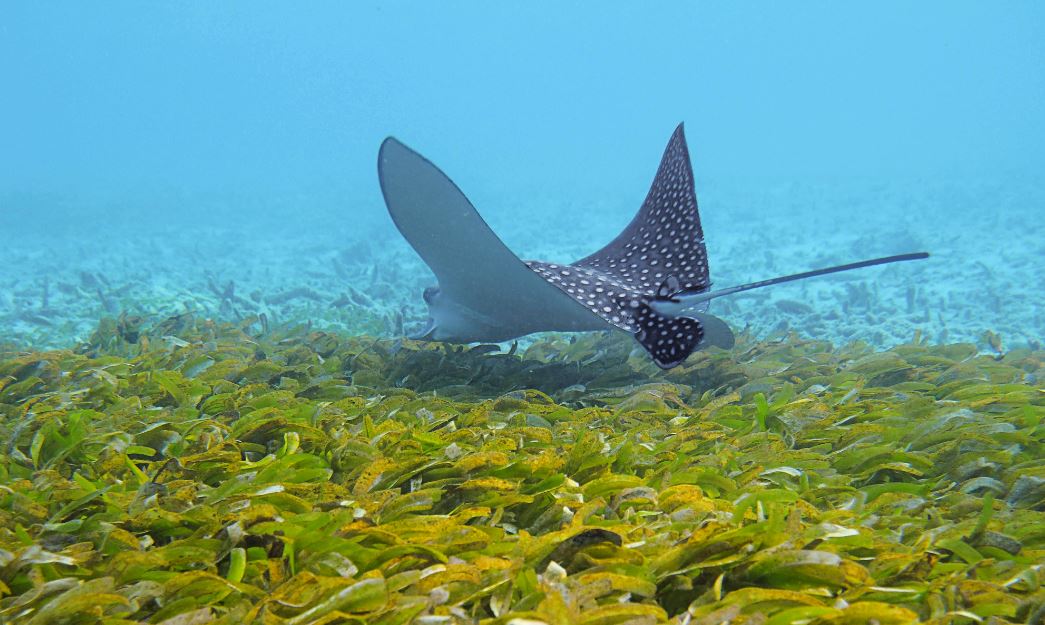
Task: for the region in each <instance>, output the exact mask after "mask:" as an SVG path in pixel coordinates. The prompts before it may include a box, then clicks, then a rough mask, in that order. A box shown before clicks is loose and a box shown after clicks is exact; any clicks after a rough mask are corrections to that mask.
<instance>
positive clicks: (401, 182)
mask: <svg viewBox="0 0 1045 625" xmlns="http://www.w3.org/2000/svg"><path fill="white" fill-rule="evenodd" d="M378 176H379V178H380V181H381V192H382V193H383V194H384V197H385V203H386V204H387V205H388V212H389V214H390V215H391V216H392V220H393V221H394V222H395V225H396V227H397V228H398V229H399V231H400V232H401V233H402V234H403V236H404V237H405V238H406V240H407V241H408V242H409V243H410V245H411V246H413V248H414V249H415V250H416V251H417V253H418V254H419V255H420V256H421V258H422V259H423V260H424V261H425V263H426V264H427V265H428V266H429V267H430V268H431V269H432V272H433V273H435V275H436V278H438V280H439V288H440V291H441V296H446V297H448V298H450V299H451V300H452V301H453V303H454V305H455V306H457V307H464V308H466V309H468V312H469V313H477V315H475V316H474V318H476V319H483V320H486V321H488V322H489V323H490V324H492V325H494V326H497V325H502V326H505V327H506V328H507V329H512V328H518V330H519V331H520V334H519V335H521V334H525V333H527V332H533V331H535V330H534V329H532V326H533V325H534V324H535V323H536V324H537V325H540V322H541V320H546V319H550V320H553V321H554V320H561V321H562V323H561V324H559V325H566V326H567V327H554V325H555V324H554V323H553V324H552V325H553V327H545V328H538V329H547V330H566V329H571V326H572V325H574V324H573V321H574V320H577V321H578V323H577V324H576V325H577V326H578V329H590V326H592V325H597V323H596V321H591V320H590V319H591V317H592V313H590V312H589V311H588V310H586V309H585V308H584V307H583V306H581V305H580V304H578V303H576V302H575V301H574V300H573V298H570V297H568V296H567V295H566V294H565V293H563V292H562V291H560V290H559V289H557V288H555V287H554V286H552V285H551V284H549V283H548V282H547V281H545V280H544V279H543V278H541V277H540V276H538V275H537V274H535V273H534V272H533V271H531V270H530V269H528V268H527V267H526V265H525V264H523V262H522V261H521V260H519V258H518V257H517V256H516V255H515V254H514V253H513V252H512V251H511V250H510V249H508V247H507V246H506V245H505V244H504V243H503V242H502V241H501V239H499V238H498V237H497V235H496V234H494V232H493V230H491V229H490V226H488V225H487V224H486V222H485V221H484V220H483V218H482V217H481V216H480V215H479V213H478V212H477V211H476V210H475V207H473V206H472V203H471V202H469V201H468V198H467V197H465V195H464V193H462V192H461V190H460V189H459V188H458V187H457V185H456V184H454V182H453V181H452V180H450V178H449V177H447V176H446V174H444V173H443V172H442V171H441V170H440V169H439V168H438V167H436V166H435V165H433V164H432V163H431V162H430V161H429V160H428V159H426V158H424V157H423V156H421V155H420V154H418V153H417V152H414V151H413V150H411V149H410V148H408V147H407V146H405V145H404V144H403V143H401V142H400V141H398V140H396V139H394V138H392V137H389V138H388V139H385V141H384V143H382V144H381V150H380V152H379V154H378ZM584 321H587V326H588V327H585V325H584V323H580V322H584ZM446 338H447V339H453V338H461V339H466V340H468V339H470V340H474V338H472V337H467V336H459V337H456V336H448V337H446Z"/></svg>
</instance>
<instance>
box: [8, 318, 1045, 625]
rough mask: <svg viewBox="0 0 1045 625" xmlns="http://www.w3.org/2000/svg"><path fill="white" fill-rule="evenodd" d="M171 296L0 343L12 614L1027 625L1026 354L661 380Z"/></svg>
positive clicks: (52, 620) (779, 362) (742, 341)
mask: <svg viewBox="0 0 1045 625" xmlns="http://www.w3.org/2000/svg"><path fill="white" fill-rule="evenodd" d="M634 348H635V345H634V343H633V341H631V340H630V338H629V337H626V336H624V335H608V334H594V335H585V336H582V337H569V336H556V335H551V336H548V337H545V338H541V339H539V340H537V341H536V342H534V343H533V344H532V345H530V346H528V347H526V348H525V349H522V348H519V349H513V350H511V351H501V350H499V349H497V348H496V347H495V346H479V347H472V348H464V347H460V346H457V347H454V346H447V345H440V344H431V343H415V342H411V341H403V340H389V339H372V338H365V337H347V336H341V335H337V334H331V333H322V332H315V331H312V330H310V329H309V328H306V327H297V328H282V327H281V328H269V329H266V331H262V329H261V327H260V326H259V324H257V323H254V322H253V320H251V321H247V322H245V323H242V324H238V325H232V324H218V323H214V322H209V321H204V320H201V319H195V318H193V317H191V316H181V317H176V318H171V319H168V320H166V321H162V322H157V323H155V324H153V325H148V324H142V325H141V326H139V325H137V324H136V323H130V322H129V321H128V320H127V319H123V320H120V321H115V320H110V321H105V322H103V323H102V324H101V325H100V326H99V327H98V330H97V331H96V332H95V334H94V335H93V337H91V339H90V340H89V341H87V342H85V343H83V344H82V345H81V346H80V347H78V348H77V349H75V350H63V351H47V352H25V351H18V350H16V349H13V348H12V349H9V350H7V351H5V352H3V354H2V356H0V440H2V442H3V446H2V450H0V621H2V622H4V623H24V624H31V625H45V624H53V625H57V624H86V623H106V624H109V625H117V624H129V623H163V624H166V625H198V624H204V623H264V624H272V625H277V624H287V625H306V624H320V623H331V624H333V623H346V624H347V623H375V624H382V625H393V624H404V625H405V624H408V623H416V624H422V623H423V624H435V623H446V624H464V623H482V624H490V625H493V624H498V625H500V624H514V625H534V624H538V623H547V624H552V625H558V624H567V623H581V624H584V625H624V624H628V625H640V624H642V625H653V624H655V623H677V624H679V625H681V624H700V625H718V624H720V623H731V624H737V625H789V624H811V625H842V624H852V625H863V624H875V625H893V624H900V623H914V622H925V623H938V624H943V623H954V624H962V623H969V624H972V623H991V624H999V625H1001V624H1004V623H1034V624H1040V623H1043V622H1045V587H1043V584H1042V583H1043V581H1045V570H1043V564H1045V423H1043V416H1045V391H1043V389H1042V382H1041V380H1042V379H1043V377H1045V353H1043V352H1041V351H1030V350H1012V351H1008V352H1001V353H996V354H990V355H983V354H980V353H978V351H977V349H976V347H975V346H973V345H966V344H952V345H929V344H927V343H925V342H922V341H920V340H918V339H917V338H916V339H914V340H913V341H912V342H911V343H909V344H905V345H900V346H896V347H893V348H891V349H889V350H887V351H878V350H874V349H872V348H870V347H869V346H866V345H863V344H859V343H855V344H851V345H849V346H846V347H835V346H832V345H831V344H830V343H827V342H819V341H810V340H804V339H800V338H798V337H796V336H787V337H777V338H776V339H774V340H768V341H766V340H763V341H757V340H755V339H754V338H752V337H750V336H741V337H740V338H739V341H738V345H737V347H736V348H735V349H733V350H731V351H729V352H725V351H720V350H712V351H709V352H704V353H699V354H697V355H694V356H693V357H691V358H690V359H689V361H687V363H686V364H685V365H684V366H681V367H678V368H676V369H673V370H670V371H666V372H664V371H660V370H659V369H657V368H656V367H655V366H653V365H652V364H651V363H649V362H648V360H646V359H645V358H644V357H643V355H642V354H641V353H639V352H636V351H635V349H634Z"/></svg>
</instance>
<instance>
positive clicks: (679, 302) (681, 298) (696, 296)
mask: <svg viewBox="0 0 1045 625" xmlns="http://www.w3.org/2000/svg"><path fill="white" fill-rule="evenodd" d="M924 258H929V253H928V252H912V253H910V254H897V255H895V256H884V257H882V258H873V259H871V260H861V261H858V262H855V263H846V264H845V265H835V266H834V267H827V268H824V269H813V270H812V271H803V272H802V273H793V274H791V275H787V276H780V277H777V278H770V279H768V280H759V281H758V282H749V283H747V284H741V285H738V286H731V287H728V288H725V289H719V290H717V291H707V292H704V293H679V294H677V295H676V296H675V297H674V298H672V300H671V301H668V300H660V301H655V302H653V303H652V305H653V308H654V309H656V310H657V312H659V313H661V314H664V315H672V316H677V315H680V314H682V313H684V312H685V311H686V310H687V309H690V308H693V307H695V306H698V305H700V304H702V303H704V302H707V301H709V300H713V299H715V298H717V297H723V296H726V295H733V294H734V293H741V292H743V291H750V290H752V289H760V288H762V287H765V286H771V285H774V284H781V283H784V282H794V281H795V280H805V279H806V278H813V277H816V276H823V275H827V274H829V273H838V272H840V271H849V270H852V269H862V268H864V267H873V266H875V265H885V264H888V263H896V262H901V261H907V260H921V259H924Z"/></svg>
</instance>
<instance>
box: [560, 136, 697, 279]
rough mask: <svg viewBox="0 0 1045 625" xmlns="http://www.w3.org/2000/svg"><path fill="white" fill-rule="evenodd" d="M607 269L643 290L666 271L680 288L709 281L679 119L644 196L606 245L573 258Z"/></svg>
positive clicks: (586, 265) (695, 201)
mask: <svg viewBox="0 0 1045 625" xmlns="http://www.w3.org/2000/svg"><path fill="white" fill-rule="evenodd" d="M573 264H574V265H578V266H581V267H591V268H593V269H598V270H600V271H603V272H605V273H608V274H610V275H613V276H615V277H617V278H619V279H621V280H622V281H624V282H625V283H626V284H627V285H628V286H630V287H633V288H637V289H638V290H640V291H641V292H642V293H643V294H645V295H648V296H651V297H652V296H654V295H656V291H657V288H658V287H659V286H660V285H661V284H662V283H663V281H664V280H665V279H667V278H668V277H669V276H674V277H675V278H677V279H678V282H679V287H680V288H681V290H683V291H688V292H700V291H705V290H707V289H708V287H710V286H711V277H710V273H709V270H708V253H707V249H706V248H705V246H704V231H703V229H702V228H701V226H700V213H699V212H698V210H697V194H696V191H695V190H694V186H693V169H692V166H691V165H690V161H689V148H688V147H687V146H686V135H685V131H684V129H683V125H682V124H679V125H678V127H677V128H675V132H674V133H672V135H671V139H670V140H669V141H668V145H667V147H666V148H665V149H664V155H663V156H662V157H661V160H660V166H659V167H658V168H657V175H656V176H655V177H654V179H653V184H652V185H651V186H650V190H649V193H648V194H647V195H646V200H645V201H644V202H643V203H642V207H641V208H640V209H639V212H638V214H636V215H635V217H634V219H632V220H631V223H630V224H628V227H626V228H625V229H624V231H623V232H621V233H620V234H619V235H617V238H615V239H613V241H611V242H610V243H609V245H607V246H606V247H604V248H602V249H601V250H599V251H597V252H595V253H594V254H591V255H590V256H586V257H584V258H582V259H580V260H578V261H577V262H575V263H573Z"/></svg>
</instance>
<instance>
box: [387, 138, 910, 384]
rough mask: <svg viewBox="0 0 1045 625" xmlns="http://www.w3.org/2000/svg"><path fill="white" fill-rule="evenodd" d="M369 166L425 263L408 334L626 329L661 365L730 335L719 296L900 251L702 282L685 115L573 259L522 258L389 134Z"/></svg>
mask: <svg viewBox="0 0 1045 625" xmlns="http://www.w3.org/2000/svg"><path fill="white" fill-rule="evenodd" d="M378 177H379V178H380V181H381V192H382V193H383V194H384V198H385V204H387V206H388V212H389V214H391V216H392V220H393V221H394V222H395V224H396V227H398V228H399V231H400V232H401V233H402V234H403V236H404V237H405V238H406V240H407V242H409V243H410V245H412V246H413V248H414V249H415V250H416V251H417V253H418V254H419V255H420V256H421V258H422V259H423V260H424V261H425V263H427V265H428V266H429V267H430V268H431V269H432V272H433V273H434V274H435V276H436V278H437V279H438V282H439V284H438V286H433V287H428V288H426V289H425V290H424V294H423V296H424V300H425V302H426V303H427V304H428V313H429V321H428V326H427V328H426V329H425V330H424V331H423V332H422V333H421V334H420V335H418V336H415V337H413V338H417V339H422V340H436V341H449V342H456V343H472V342H477V341H483V342H501V341H507V340H510V339H514V338H517V337H520V336H524V335H527V334H531V333H533V332H544V331H560V332H587V331H593V330H605V329H608V328H619V329H621V330H624V331H626V332H630V333H631V334H632V335H633V336H634V337H635V338H636V339H637V340H638V342H639V343H640V344H641V345H642V346H643V347H644V348H645V349H646V351H647V352H649V354H650V356H651V357H652V358H653V360H654V362H656V363H657V364H658V365H659V366H661V367H662V368H664V369H669V368H671V367H675V366H677V365H679V364H680V363H682V362H683V361H684V360H685V359H686V358H687V357H688V356H689V355H690V354H691V353H692V352H693V351H695V350H698V349H702V348H704V347H707V346H710V345H715V346H718V347H723V348H726V349H728V348H730V347H732V346H733V341H734V339H733V333H732V331H730V329H729V326H728V325H727V324H726V322H725V321H723V320H721V319H719V318H718V317H714V316H712V315H709V314H708V313H707V312H706V311H707V307H708V303H709V302H710V300H712V299H714V298H716V297H722V296H724V295H731V294H733V293H739V292H741V291H748V290H750V289H757V288H761V287H765V286H769V285H772V284H780V283H782V282H790V281H792V280H802V279H804V278H811V277H813V276H821V275H824V274H829V273H835V272H839V271H848V270H850V269H857V268H860V267H870V266H872V265H882V264H885V263H892V262H897V261H904V260H915V259H919V258H927V257H928V256H929V255H928V254H927V253H925V252H917V253H911V254H900V255H896V256H888V257H884V258H876V259H873V260H864V261H860V262H855V263H849V264H845V265H838V266H834V267H828V268H826V269H816V270H813V271H806V272H803V273H797V274H792V275H788V276H781V277H778V278H771V279H769V280H760V281H758V282H751V283H748V284H742V285H739V286H733V287H729V288H726V289H720V290H715V291H712V290H711V277H710V271H709V269H708V256H707V250H706V249H705V246H704V232H703V230H702V228H701V226H700V214H699V213H698V211H697V196H696V191H695V189H694V186H693V169H692V166H691V165H690V159H689V148H688V147H687V146H686V137H685V134H684V132H683V125H682V124H679V125H678V127H677V128H676V129H675V132H674V133H673V134H672V135H671V139H670V140H669V141H668V146H667V148H666V149H665V150H664V156H663V157H662V158H661V161H660V167H659V168H658V169H657V174H656V176H655V177H654V179H653V185H652V186H651V188H650V190H649V193H648V194H647V196H646V200H645V201H644V202H643V203H642V207H641V208H640V209H639V212H638V214H637V215H635V217H634V219H632V220H631V223H630V224H628V226H627V227H626V228H625V229H624V231H623V232H621V233H620V234H619V235H617V238H615V239H613V241H610V243H609V244H608V245H606V246H605V247H603V248H602V249H600V250H599V251H597V252H595V253H594V254H591V255H590V256H586V257H584V258H582V259H580V260H578V261H576V262H573V263H570V264H556V263H548V262H543V261H536V260H521V259H520V258H519V257H518V256H516V255H515V254H514V253H513V252H512V251H511V250H510V249H508V247H507V246H506V245H505V244H504V243H503V242H502V241H501V240H500V239H499V238H498V237H497V235H496V234H494V232H493V230H491V229H490V227H489V226H488V225H487V224H486V222H485V221H484V220H483V218H482V217H481V216H480V215H479V213H478V212H477V211H476V210H475V207H473V206H472V204H471V202H469V201H468V198H466V197H465V195H464V193H462V192H461V190H460V189H459V188H458V187H457V185H456V184H454V183H453V181H452V180H450V178H449V177H447V176H446V174H444V173H443V172H442V171H441V170H440V169H439V168H438V167H436V166H435V165H433V164H432V163H431V162H430V161H428V160H427V159H426V158H424V157H423V156H421V155H420V154H418V153H417V152H414V151H413V150H411V149H410V148H408V147H406V146H405V145H403V144H402V143H400V142H399V141H398V140H396V139H395V138H393V137H388V138H387V139H385V141H384V142H383V143H382V144H381V150H380V152H379V154H378Z"/></svg>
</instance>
